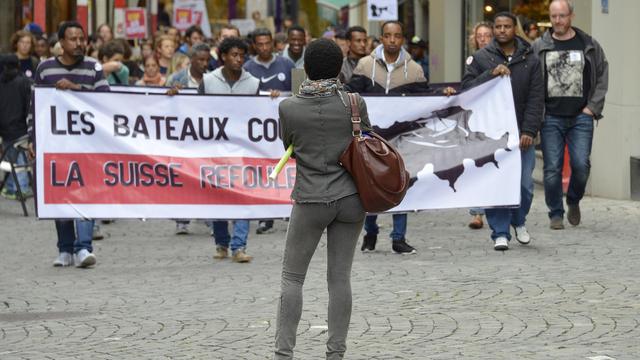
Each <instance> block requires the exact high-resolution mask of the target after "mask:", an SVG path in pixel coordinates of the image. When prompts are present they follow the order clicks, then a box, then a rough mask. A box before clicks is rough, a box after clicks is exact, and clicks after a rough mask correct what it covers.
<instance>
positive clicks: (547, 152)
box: [540, 114, 593, 218]
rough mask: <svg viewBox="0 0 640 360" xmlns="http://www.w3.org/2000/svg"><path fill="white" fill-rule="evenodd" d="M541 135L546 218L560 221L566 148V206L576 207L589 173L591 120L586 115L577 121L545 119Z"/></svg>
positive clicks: (548, 117) (557, 118)
mask: <svg viewBox="0 0 640 360" xmlns="http://www.w3.org/2000/svg"><path fill="white" fill-rule="evenodd" d="M540 134H541V140H542V143H541V146H542V156H543V159H544V198H545V201H546V203H547V207H548V208H549V218H558V217H560V218H562V217H563V216H564V207H563V205H562V165H563V163H564V148H565V144H567V147H568V148H569V164H570V165H571V179H570V180H569V189H568V191H567V204H568V205H577V204H578V203H579V202H580V200H582V196H584V190H585V188H586V186H587V180H588V179H589V172H590V170H591V161H590V160H589V157H590V156H591V144H592V142H593V117H591V116H589V115H587V114H580V115H578V116H576V117H558V116H551V115H547V116H546V117H545V119H544V123H543V124H542V130H541V132H540Z"/></svg>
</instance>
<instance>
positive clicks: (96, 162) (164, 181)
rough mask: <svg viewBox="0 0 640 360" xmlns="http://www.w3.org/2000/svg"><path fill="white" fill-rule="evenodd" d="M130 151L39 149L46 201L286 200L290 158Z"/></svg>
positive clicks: (192, 202) (291, 176) (290, 181)
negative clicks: (280, 162)
mask: <svg viewBox="0 0 640 360" xmlns="http://www.w3.org/2000/svg"><path fill="white" fill-rule="evenodd" d="M276 164H277V159H268V158H247V157H219V158H183V157H174V156H156V155H131V154H82V153H78V154H61V153H45V154H44V177H43V179H44V202H45V204H173V205H178V204H185V205H196V204H197V205H281V204H290V203H291V200H290V195H291V190H292V188H293V185H294V182H295V176H296V172H295V161H294V160H289V162H288V163H287V165H286V166H285V167H284V169H283V170H282V172H281V173H280V175H279V176H278V178H277V179H276V181H271V180H269V179H268V174H269V173H270V172H271V170H272V169H273V168H274V167H275V165H276Z"/></svg>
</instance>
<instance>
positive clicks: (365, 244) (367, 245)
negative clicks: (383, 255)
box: [360, 235, 378, 252]
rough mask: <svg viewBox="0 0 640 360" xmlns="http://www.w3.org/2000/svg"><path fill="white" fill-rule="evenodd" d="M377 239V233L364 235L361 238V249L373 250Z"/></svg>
mask: <svg viewBox="0 0 640 360" xmlns="http://www.w3.org/2000/svg"><path fill="white" fill-rule="evenodd" d="M377 241H378V235H365V236H364V239H362V247H361V248H360V250H361V251H365V252H366V251H374V250H375V249H376V242H377Z"/></svg>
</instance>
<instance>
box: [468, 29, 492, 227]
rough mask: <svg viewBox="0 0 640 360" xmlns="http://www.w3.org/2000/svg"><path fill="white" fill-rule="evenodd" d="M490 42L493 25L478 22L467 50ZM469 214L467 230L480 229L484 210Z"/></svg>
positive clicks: (476, 209)
mask: <svg viewBox="0 0 640 360" xmlns="http://www.w3.org/2000/svg"><path fill="white" fill-rule="evenodd" d="M491 40H493V25H491V23H490V22H486V21H482V22H479V23H477V24H476V25H475V26H474V27H473V31H472V32H471V34H470V35H469V48H470V50H471V52H472V53H473V52H476V51H478V50H480V49H482V48H483V47H485V46H487V45H489V43H490V42H491ZM469 214H470V215H471V221H470V222H469V228H471V229H475V230H477V229H482V227H483V226H484V221H483V216H484V209H483V208H471V209H469Z"/></svg>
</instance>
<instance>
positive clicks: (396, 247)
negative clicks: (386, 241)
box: [391, 239, 417, 255]
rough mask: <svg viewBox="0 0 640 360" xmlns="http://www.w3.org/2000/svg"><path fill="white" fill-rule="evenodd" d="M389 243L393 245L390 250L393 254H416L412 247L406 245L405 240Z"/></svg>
mask: <svg viewBox="0 0 640 360" xmlns="http://www.w3.org/2000/svg"><path fill="white" fill-rule="evenodd" d="M391 243H392V244H393V245H392V246H391V248H392V249H393V252H394V253H395V254H402V255H409V254H415V253H417V251H416V249H414V247H413V246H411V245H409V244H407V241H406V240H405V239H402V240H398V241H392V242H391Z"/></svg>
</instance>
